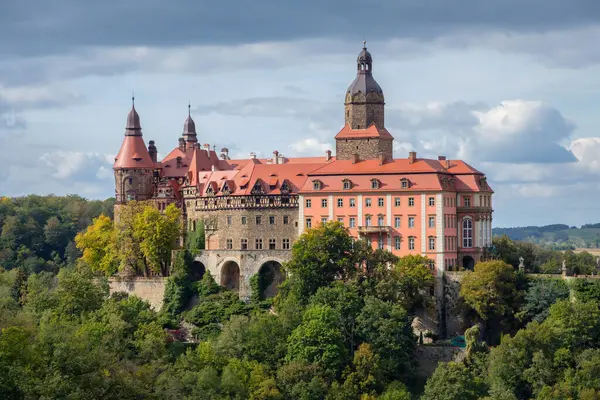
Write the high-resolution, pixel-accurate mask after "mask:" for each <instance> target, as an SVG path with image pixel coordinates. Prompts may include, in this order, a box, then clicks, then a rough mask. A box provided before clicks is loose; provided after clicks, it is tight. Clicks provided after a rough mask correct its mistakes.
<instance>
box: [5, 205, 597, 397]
mask: <svg viewBox="0 0 600 400" xmlns="http://www.w3.org/2000/svg"><path fill="white" fill-rule="evenodd" d="M49 201H50V203H51V204H61V206H60V207H59V206H54V207H55V208H54V209H53V210H56V212H57V213H59V212H60V213H61V214H59V215H60V216H55V215H50V214H51V212H49V214H45V213H43V212H41V211H40V212H39V213H40V214H39V216H38V217H39V219H35V218H33V217H31V218H32V219H34V220H36V224H37V225H40V226H42V227H45V226H46V225H47V223H48V220H49V219H50V218H52V217H54V216H55V217H56V218H57V219H58V221H59V222H60V223H61V224H63V223H65V224H68V223H69V222H67V221H71V222H72V221H73V218H74V217H73V216H72V215H73V214H69V213H68V212H67V211H66V210H67V209H71V208H70V207H67V204H69V201H67V199H65V200H60V201H58V200H57V199H53V198H50V199H49ZM73 201H75V202H80V206H79V208H78V209H79V210H87V211H85V212H83V211H80V213H79V214H77V215H78V218H81V219H82V220H83V219H84V218H89V221H87V224H88V225H86V226H81V227H79V228H74V229H73V230H72V231H69V235H65V238H64V239H62V242H60V243H62V245H64V247H60V246H55V247H51V246H50V245H49V244H48V243H46V240H47V238H46V236H38V237H37V239H36V240H33V239H32V238H27V239H25V237H24V236H22V235H21V236H18V240H19V241H18V242H14V243H19V246H24V247H25V246H27V244H32V243H39V246H38V247H34V248H35V249H36V251H37V252H33V251H31V253H30V254H31V255H30V257H38V258H39V260H38V262H37V263H32V262H31V261H27V260H29V258H27V257H21V258H19V257H14V256H13V257H12V258H10V257H7V258H3V261H2V264H0V265H1V266H2V269H1V270H0V395H1V396H2V398H7V399H42V398H46V399H50V398H52V399H53V398H69V399H91V398H94V399H96V398H99V399H100V398H102V399H141V398H144V399H146V398H148V399H171V398H184V399H307V400H308V399H332V400H337V399H361V400H371V399H387V400H391V399H403V400H409V399H423V400H433V399H438V400H439V399H441V400H445V399H466V400H470V399H482V398H483V399H490V400H491V399H511V400H512V399H596V398H598V397H599V396H600V380H598V376H600V374H599V371H600V309H599V306H600V283H598V281H597V280H596V279H573V280H571V281H568V282H567V281H565V280H563V279H560V276H559V275H549V274H547V275H539V274H538V275H531V274H525V273H524V272H522V271H519V270H518V268H517V266H518V258H519V257H520V256H522V255H523V254H524V253H525V250H527V249H530V247H529V246H530V245H531V244H530V243H525V244H523V243H518V242H513V241H511V240H510V239H508V238H507V237H503V238H497V240H496V241H495V244H496V249H497V252H498V253H497V254H496V259H493V260H490V261H487V262H481V263H478V264H476V266H475V270H474V271H465V272H460V274H462V275H463V278H462V285H461V289H460V302H459V305H458V307H459V310H456V312H457V313H460V314H461V315H462V316H463V318H464V321H465V328H468V329H467V330H466V332H465V339H466V349H465V352H464V357H462V358H460V359H457V360H456V361H452V362H449V363H441V364H440V365H439V366H438V368H437V369H436V370H435V372H434V374H433V375H432V376H431V377H429V379H425V378H424V377H422V376H421V375H420V374H419V368H418V367H419V359H418V357H417V349H418V348H419V346H447V345H449V344H448V343H447V341H445V340H441V339H440V340H438V341H437V342H434V343H430V344H428V343H424V340H423V338H422V337H419V336H417V335H415V333H414V332H413V329H412V327H411V322H412V320H413V318H414V316H415V315H416V314H417V313H418V312H419V311H420V310H423V309H431V307H432V302H433V298H432V290H431V289H432V285H433V284H434V275H433V273H432V271H431V270H430V269H429V267H428V261H427V259H425V258H424V257H421V256H419V255H415V256H407V257H403V258H400V259H398V258H396V257H395V256H393V255H392V254H390V253H388V252H385V251H380V250H373V249H372V248H370V247H369V246H368V245H366V244H365V243H364V242H361V241H355V240H353V239H352V237H351V236H350V235H349V234H348V232H347V230H346V229H345V228H344V227H343V226H342V225H340V224H339V223H336V222H332V223H327V224H324V225H321V226H319V227H317V228H314V229H311V230H308V231H307V232H305V233H304V234H303V235H302V236H300V237H299V238H298V240H297V241H296V242H295V243H294V245H293V248H292V256H291V259H290V261H289V262H288V263H286V264H285V265H284V268H285V270H286V272H287V274H286V276H287V278H286V280H285V281H284V282H283V284H282V285H281V286H280V289H279V292H278V294H277V296H276V297H274V298H269V299H265V298H264V297H262V296H261V290H260V289H261V287H263V286H264V285H266V284H268V282H261V281H260V279H253V282H252V285H253V289H255V290H253V293H254V295H253V297H252V299H251V300H250V301H249V302H243V301H241V300H239V298H238V296H237V294H236V293H234V292H231V291H228V290H226V289H224V288H222V287H220V286H219V285H217V284H216V283H215V281H214V279H213V278H212V277H211V275H210V274H208V273H205V274H204V275H203V276H202V277H198V276H196V275H195V273H194V272H195V271H193V270H192V268H193V267H192V265H193V264H192V262H191V261H192V259H191V254H190V252H189V251H187V250H182V251H179V252H177V256H176V258H175V260H174V262H173V265H172V268H170V270H169V277H168V278H167V288H166V290H165V299H164V305H163V308H162V309H161V310H153V309H151V308H150V306H149V304H148V303H146V302H144V301H143V300H141V299H139V298H137V297H135V296H127V295H126V294H125V293H114V294H112V295H109V291H108V286H107V282H106V278H105V277H106V275H109V274H110V273H112V272H114V271H115V268H116V270H119V271H122V269H121V267H120V263H121V262H122V261H123V260H126V257H124V255H123V254H122V253H123V251H122V249H121V248H120V247H119V246H126V247H124V249H129V251H130V253H127V254H129V256H131V254H135V255H136V257H139V258H140V261H139V263H138V264H137V268H139V270H138V271H137V272H138V273H142V274H143V273H152V271H151V270H148V268H149V266H151V265H152V264H153V262H152V261H150V260H151V257H154V256H157V255H158V256H160V255H161V254H162V253H161V252H160V251H158V249H160V248H162V247H161V246H162V245H161V244H160V243H158V242H154V241H148V242H144V240H145V239H146V238H147V237H145V236H144V235H140V234H139V233H136V232H144V230H145V229H148V226H149V225H150V226H154V225H158V226H162V227H163V228H167V229H170V227H171V223H172V219H171V218H170V217H169V216H168V215H163V216H156V215H155V214H153V213H151V212H150V211H148V212H145V211H146V210H143V209H142V210H138V211H141V212H140V213H139V214H138V217H136V218H132V219H127V218H125V219H124V220H125V221H129V222H128V224H129V225H130V228H131V231H130V233H129V234H128V235H129V236H125V237H124V238H125V239H127V240H115V238H114V235H115V232H114V230H113V229H112V228H113V227H112V226H111V225H110V224H107V223H106V218H108V219H109V220H110V216H107V215H104V216H102V214H103V211H102V204H104V203H103V202H100V206H94V207H92V206H90V207H89V209H88V208H87V207H88V206H87V203H86V202H85V201H84V200H82V199H73ZM4 203H9V202H8V201H6V200H3V207H6V208H3V209H2V210H3V212H4V214H2V215H1V216H0V218H2V221H3V222H4V221H6V218H8V217H9V216H16V217H17V219H18V221H19V222H20V223H27V221H28V220H29V218H30V216H28V215H27V212H26V210H27V209H28V207H29V206H31V207H32V209H33V210H47V206H45V205H44V202H43V201H40V200H37V202H33V201H30V202H27V201H25V200H24V199H11V200H10V204H8V205H7V204H4ZM16 204H18V206H17V205H16ZM106 204H108V203H106ZM26 205H27V206H26ZM93 210H94V211H93ZM94 213H97V214H96V215H94ZM90 215H91V216H90ZM40 216H43V218H42V217H40ZM69 216H70V219H69ZM44 218H46V219H45V220H44ZM153 218H159V221H158V222H157V224H154V223H152V224H150V223H148V221H154V220H153ZM44 221H45V222H44ZM120 223H125V222H120ZM12 225H13V222H11V223H10V224H9V225H8V226H9V227H10V226H12ZM83 225H85V224H83ZM107 225H108V228H106V226H107ZM2 226H3V231H2V238H3V246H4V245H5V242H4V240H5V239H4V238H5V237H6V238H9V237H10V236H9V235H8V233H7V234H6V236H5V234H4V224H3V225H2ZM103 226H104V227H105V228H104V230H103V231H102V233H101V234H100V235H99V236H98V237H100V238H104V239H106V240H103V241H95V240H91V239H93V238H94V235H96V234H98V231H97V229H96V228H98V227H103ZM42 231H43V228H42ZM8 232H10V230H9V231H8ZM78 232H79V235H78V239H76V237H75V235H77V233H78ZM146 236H152V235H146ZM15 237H17V236H15ZM49 237H50V238H52V236H49ZM88 239H90V240H88ZM121 239H123V238H121ZM24 240H29V241H28V242H26V241H24ZM37 240H39V242H37ZM128 241H129V242H128ZM121 242H128V243H126V244H121ZM75 243H76V244H75ZM196 244H197V243H196ZM196 244H194V243H191V244H190V242H188V245H189V246H194V245H196ZM67 246H70V247H74V248H75V250H73V251H72V255H71V256H68V254H69V253H68V252H67V251H66V247H67ZM78 246H79V248H77V247H78ZM4 248H5V249H6V248H9V249H12V248H10V247H8V246H6V247H4ZM27 248H29V247H28V246H27ZM61 249H62V252H61ZM13 251H14V250H13ZM115 251H116V252H115ZM131 251H134V252H133V253H132V252H131ZM544 251H545V250H544ZM53 252H55V254H52V253H53ZM86 252H87V254H86ZM551 254H553V253H551ZM554 255H555V254H554ZM69 257H72V258H69ZM524 257H525V256H524ZM527 257H530V258H528V261H527V262H526V264H527V263H531V264H529V265H534V264H535V263H538V264H539V265H543V264H544V263H546V262H548V260H549V258H548V260H546V259H545V257H548V255H547V253H544V252H542V250H536V249H533V250H531V254H529V255H528V256H527ZM113 258H116V260H115V261H114V263H111V262H112V261H111V260H113ZM515 258H516V261H515ZM159 260H160V257H159ZM544 260H546V261H544ZM109 261H110V262H109ZM515 262H516V263H517V265H515ZM94 263H95V264H94ZM540 263H541V264H540ZM33 265H35V266H36V268H31V266H33ZM104 267H107V269H103V268H104ZM581 267H582V268H586V264H585V263H582V264H581ZM573 268H574V267H573ZM159 270H160V268H158V270H157V272H160V271H159Z"/></svg>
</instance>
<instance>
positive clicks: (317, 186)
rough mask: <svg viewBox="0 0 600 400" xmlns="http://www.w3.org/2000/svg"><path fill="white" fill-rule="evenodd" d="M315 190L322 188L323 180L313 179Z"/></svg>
mask: <svg viewBox="0 0 600 400" xmlns="http://www.w3.org/2000/svg"><path fill="white" fill-rule="evenodd" d="M313 190H321V181H318V180H317V181H313Z"/></svg>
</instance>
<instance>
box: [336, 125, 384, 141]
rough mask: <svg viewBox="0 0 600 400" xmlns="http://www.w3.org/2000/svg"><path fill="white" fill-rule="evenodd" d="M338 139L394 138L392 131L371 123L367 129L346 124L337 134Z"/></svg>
mask: <svg viewBox="0 0 600 400" xmlns="http://www.w3.org/2000/svg"><path fill="white" fill-rule="evenodd" d="M335 138H336V139H366V138H383V139H390V140H391V139H394V137H393V136H392V134H391V133H389V132H388V130H387V129H385V128H378V127H377V126H375V124H371V125H370V126H369V127H368V128H366V129H352V128H350V125H349V124H346V125H344V127H343V128H342V130H341V131H339V132H338V134H337V135H335Z"/></svg>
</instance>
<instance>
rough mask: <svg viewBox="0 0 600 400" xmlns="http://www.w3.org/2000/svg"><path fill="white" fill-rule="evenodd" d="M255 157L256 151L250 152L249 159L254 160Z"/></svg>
mask: <svg viewBox="0 0 600 400" xmlns="http://www.w3.org/2000/svg"><path fill="white" fill-rule="evenodd" d="M255 158H256V153H255V152H252V153H250V159H252V160H254V159H255Z"/></svg>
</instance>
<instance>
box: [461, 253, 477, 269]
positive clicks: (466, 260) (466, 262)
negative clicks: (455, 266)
mask: <svg viewBox="0 0 600 400" xmlns="http://www.w3.org/2000/svg"><path fill="white" fill-rule="evenodd" d="M462 261H463V268H464V269H468V270H471V271H472V270H473V269H475V260H474V259H473V257H471V256H464V257H463V260H462Z"/></svg>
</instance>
